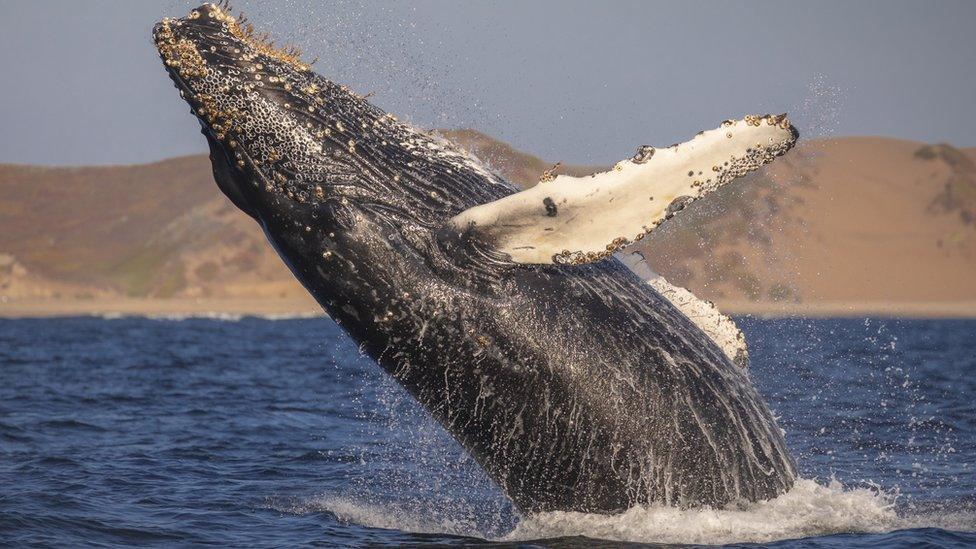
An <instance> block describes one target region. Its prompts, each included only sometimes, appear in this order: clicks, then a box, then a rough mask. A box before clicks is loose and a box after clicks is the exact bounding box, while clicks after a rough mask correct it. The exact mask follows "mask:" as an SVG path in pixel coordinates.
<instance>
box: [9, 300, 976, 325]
mask: <svg viewBox="0 0 976 549" xmlns="http://www.w3.org/2000/svg"><path fill="white" fill-rule="evenodd" d="M716 305H717V306H718V308H719V310H720V311H722V312H723V313H725V314H729V315H733V316H756V317H761V318H845V317H846V318H851V317H856V318H861V317H890V318H976V300H971V301H951V302H936V301H933V302H893V301H848V302H827V301H823V302H810V303H782V302H781V303H771V302H752V301H717V302H716ZM64 316H109V317H111V316H147V317H154V316H155V317H160V316H161V317H166V316H174V317H178V316H187V317H193V316H197V317H208V316H209V317H218V318H219V317H221V316H257V317H271V318H274V317H303V316H310V317H314V316H325V313H324V312H323V311H322V309H321V307H319V306H318V304H317V303H315V301H313V300H312V298H311V297H304V296H302V297H290V298H265V299H262V298H173V299H144V298H108V299H105V298H102V299H99V298H95V299H9V298H7V299H6V300H4V301H2V302H0V318H8V319H10V318H50V317H64Z"/></svg>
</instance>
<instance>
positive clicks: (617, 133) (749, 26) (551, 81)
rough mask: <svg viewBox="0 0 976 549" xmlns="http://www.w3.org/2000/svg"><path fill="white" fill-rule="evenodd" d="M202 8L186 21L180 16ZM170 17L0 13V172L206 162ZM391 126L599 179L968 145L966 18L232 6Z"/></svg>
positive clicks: (904, 5) (83, 4)
mask: <svg viewBox="0 0 976 549" xmlns="http://www.w3.org/2000/svg"><path fill="white" fill-rule="evenodd" d="M193 4H196V3H193ZM190 7H192V6H191V3H188V2H183V1H181V0H162V1H159V2H154V1H151V0H139V1H136V0H84V1H82V0H0V68H2V79H3V80H2V84H3V85H2V87H0V94H2V95H0V98H2V101H0V162H17V163H40V164H104V163H130V162H143V161H150V160H157V159H162V158H166V157H170V156H174V155H180V154H190V153H196V152H204V151H205V148H206V147H205V143H204V140H203V138H202V137H201V136H200V135H199V133H198V129H197V128H198V126H197V123H196V122H195V120H194V119H193V117H192V116H191V115H190V114H189V112H188V107H186V106H185V105H184V104H183V102H182V101H181V100H180V99H179V94H178V93H177V92H176V91H175V89H174V88H173V87H172V85H171V84H170V81H169V79H168V78H167V77H166V75H165V72H164V71H163V68H162V65H161V63H160V62H159V59H158V57H157V56H156V52H155V50H154V48H153V46H152V43H151V40H150V37H149V33H150V29H151V28H152V25H153V23H154V22H155V21H156V20H157V19H159V18H161V17H162V16H164V15H172V16H182V15H184V14H185V13H186V12H187V11H188V9H189V8H190ZM235 7H236V8H237V10H238V11H241V10H242V11H244V12H245V13H247V14H248V17H249V18H250V19H251V20H252V22H254V23H255V25H256V26H257V27H258V28H259V30H270V31H272V32H273V34H274V35H275V37H276V38H278V40H279V42H280V41H283V40H290V41H292V42H294V43H295V44H297V45H300V46H301V47H302V48H303V49H305V51H306V52H308V53H307V55H306V57H307V58H309V59H311V58H313V57H316V56H318V57H319V62H318V63H317V64H316V65H315V68H316V70H317V71H318V72H320V73H322V74H324V75H325V76H326V77H328V78H330V79H333V80H335V81H338V82H341V83H344V84H347V85H349V86H350V87H351V88H352V89H353V90H356V91H358V92H360V93H367V92H374V93H375V96H374V99H373V100H374V101H375V102H376V103H378V104H379V105H380V106H381V107H383V108H385V109H387V110H390V111H392V112H395V113H396V114H398V115H399V116H400V118H401V119H404V120H408V121H411V122H413V123H415V124H418V125H421V126H425V127H473V128H477V129H481V130H483V131H486V132H488V133H489V134H491V135H493V136H496V137H499V138H501V139H504V140H506V141H508V142H510V143H512V144H513V145H515V146H517V147H519V148H522V149H525V150H528V151H531V152H533V153H536V154H539V155H541V156H543V157H545V158H547V159H552V160H562V161H566V162H573V163H607V162H612V161H615V160H619V159H621V158H624V157H627V156H630V155H631V154H632V153H633V150H634V149H635V148H636V147H637V145H640V144H644V143H646V144H650V145H668V144H670V143H672V142H675V141H679V140H684V139H687V138H688V137H690V136H692V135H693V134H694V133H695V132H696V131H698V130H700V129H704V128H710V127H713V126H715V125H716V124H717V123H718V122H719V121H721V120H722V119H725V118H728V117H732V116H735V117H738V116H741V115H743V114H748V113H763V112H773V113H778V112H783V111H789V112H790V113H791V119H793V120H794V123H796V125H797V126H798V127H799V128H800V131H801V133H804V134H806V135H827V134H836V135H852V134H858V135H864V134H876V135H889V136H897V137H904V138H910V139H916V140H920V141H929V142H931V141H948V142H951V143H954V144H956V145H960V146H973V145H976V107H974V105H973V103H974V100H976V61H974V60H976V2H973V1H960V2H950V1H935V2H931V1H924V2H923V1H918V2H896V1H877V2H870V1H857V2H853V1H843V2H823V1H804V2H802V3H801V2H778V1H777V2H704V3H701V2H683V1H674V0H668V1H667V2H596V1H593V2H577V1H569V0H558V1H552V2H531V1H529V2H526V1H506V2H484V1H481V2H464V3H461V2H450V3H449V2H439V1H422V2H411V3H390V2H377V3H370V2H362V1H347V0H343V1H338V2H331V1H321V2H319V1H313V0H283V1H280V2H276V1H267V0H265V1H263V2H256V1H237V2H235Z"/></svg>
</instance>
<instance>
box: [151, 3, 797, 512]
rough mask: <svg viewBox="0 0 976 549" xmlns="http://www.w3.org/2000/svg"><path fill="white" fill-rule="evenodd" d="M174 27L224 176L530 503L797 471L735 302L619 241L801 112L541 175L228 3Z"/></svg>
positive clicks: (415, 390) (789, 479) (745, 490)
mask: <svg viewBox="0 0 976 549" xmlns="http://www.w3.org/2000/svg"><path fill="white" fill-rule="evenodd" d="M153 38H154V41H155V44H156V47H157V49H158V50H159V53H160V56H161V58H162V60H163V62H164V63H165V65H166V68H167V69H168V71H169V74H170V76H171V78H172V79H173V81H174V82H175V84H176V86H177V88H178V89H179V90H180V93H181V95H182V96H183V97H184V99H185V100H186V101H187V102H188V103H189V104H190V106H191V110H192V112H193V113H194V114H195V115H196V116H197V118H198V119H199V121H200V123H201V126H202V133H203V135H204V136H205V137H206V139H207V142H208V143H209V145H210V156H211V160H212V163H213V173H214V179H215V180H216V182H217V184H218V185H219V187H220V189H221V190H222V191H223V192H224V193H225V194H226V195H227V196H228V197H229V198H230V200H232V201H233V203H234V204H235V205H237V207H239V208H240V209H241V210H242V211H244V212H245V213H247V214H248V215H249V216H251V217H253V218H254V219H255V220H256V221H257V222H258V223H259V224H260V225H261V227H262V228H263V229H264V232H265V234H266V235H267V238H268V240H269V241H270V242H271V244H272V245H273V246H274V248H275V249H276V250H277V252H278V253H279V254H280V256H281V258H282V259H283V260H284V262H285V263H286V264H287V265H288V267H289V268H290V269H291V271H292V272H293V273H294V275H295V276H296V277H297V278H298V280H300V281H301V283H302V284H303V285H304V286H305V288H307V289H308V291H309V292H310V293H311V294H312V295H313V296H314V297H315V299H316V300H318V302H319V303H320V304H321V305H322V307H323V308H324V309H325V311H326V312H327V313H328V314H329V315H330V316H331V318H333V319H334V321H335V322H336V323H337V324H339V325H340V326H342V327H343V328H344V330H345V331H346V332H347V333H348V335H349V336H350V337H351V338H352V339H353V340H354V341H356V342H357V343H358V344H359V345H360V348H361V349H363V351H364V352H366V353H367V354H368V355H370V356H371V357H373V358H374V359H375V360H376V362H377V363H378V364H379V365H380V366H381V367H382V368H383V369H384V370H385V371H386V372H388V373H389V375H391V376H392V377H393V378H394V379H395V380H396V381H398V382H399V383H400V384H401V385H402V386H403V387H405V388H406V389H407V391H409V393H410V394H411V395H413V397H414V398H416V400H417V401H418V402H419V403H420V404H421V405H422V406H423V407H424V408H425V409H426V410H427V411H428V412H429V413H430V414H431V416H432V417H434V418H435V419H436V420H437V421H438V422H440V423H441V424H442V425H443V426H444V428H445V429H446V430H447V431H448V432H449V433H451V435H453V436H454V437H455V438H456V439H457V440H458V441H459V442H460V443H461V444H462V445H463V446H464V448H465V449H466V450H467V451H469V452H470V453H471V455H472V456H474V458H475V459H476V460H477V461H478V462H479V463H480V464H481V465H482V466H483V467H484V469H485V470H486V471H487V472H488V474H489V475H490V477H491V478H492V479H493V480H494V481H495V482H496V483H497V484H498V486H499V487H500V488H501V489H502V490H503V491H504V492H505V493H506V494H507V495H508V496H509V497H510V498H511V500H512V501H513V502H514V503H515V505H516V506H517V507H518V508H519V509H520V510H522V511H523V512H536V511H547V510H578V511H586V512H603V513H610V512H616V511H621V510H624V509H626V508H628V507H630V506H633V505H636V504H652V503H653V504H665V505H675V506H697V505H714V506H721V505H725V504H729V503H730V502H735V501H740V500H749V501H756V500H762V499H767V498H771V497H774V496H776V495H778V494H780V493H782V492H784V491H785V490H787V489H789V488H790V486H791V485H792V484H793V481H794V479H795V475H796V473H795V469H794V465H793V461H792V459H791V457H790V455H789V453H788V451H787V448H786V445H785V442H784V438H783V433H782V431H781V430H780V429H779V427H778V426H777V425H776V422H775V420H774V418H773V416H772V414H771V413H770V411H769V409H768V408H767V406H766V405H765V404H764V402H763V401H762V399H761V398H760V396H759V395H758V393H757V392H756V390H755V388H754V387H753V385H752V383H751V382H750V379H749V373H748V370H747V369H746V368H745V362H746V358H745V357H746V355H745V344H744V341H743V339H742V336H741V332H739V331H738V329H737V328H735V325H734V323H733V322H732V321H731V320H730V319H728V318H727V317H725V316H723V315H721V314H720V313H718V312H717V311H715V310H714V308H712V307H711V306H710V305H708V304H706V303H705V302H702V301H700V300H697V299H696V298H695V297H694V296H693V295H691V293H690V292H688V291H687V290H683V289H680V288H675V287H673V286H671V285H670V284H668V283H667V282H666V281H664V280H663V279H661V278H660V277H654V278H652V280H651V281H650V282H648V281H645V280H644V279H642V278H641V277H639V276H638V275H637V274H635V272H634V271H633V270H632V269H631V268H628V266H627V265H625V264H624V263H623V262H622V261H621V260H619V259H617V258H616V257H615V256H614V253H615V252H617V251H618V250H620V249H621V248H623V247H625V246H626V245H628V244H630V243H632V242H634V241H637V240H639V239H640V238H641V237H642V236H644V235H645V234H647V233H648V232H650V231H652V230H654V229H655V228H656V227H657V226H658V225H660V224H661V223H662V222H664V221H665V220H667V219H668V218H670V217H671V216H673V215H675V214H677V213H678V212H679V211H680V210H681V209H682V208H683V207H684V206H686V205H687V204H688V203H689V202H690V201H692V200H694V199H696V198H698V197H701V196H704V195H706V194H708V193H709V192H710V191H712V190H714V189H716V188H718V187H719V186H721V185H723V184H726V183H728V182H729V181H731V180H733V179H735V178H737V177H739V176H741V175H743V174H745V173H747V172H750V171H753V170H755V169H757V168H759V167H760V166H762V165H763V164H766V163H768V162H770V161H772V160H773V159H774V158H775V157H777V156H779V155H782V154H784V153H785V152H786V151H787V150H789V149H790V148H791V147H792V146H793V144H794V142H795V141H796V139H797V132H796V130H795V129H794V128H793V127H792V126H791V125H790V123H789V122H788V121H787V118H786V116H785V115H779V116H770V115H765V116H747V117H745V118H743V119H740V120H726V121H724V122H722V123H720V124H719V126H718V127H717V128H716V129H713V130H710V131H705V132H701V133H699V134H698V135H697V136H695V137H694V138H692V139H691V140H689V141H687V142H685V143H681V144H677V145H672V146H670V147H664V148H653V147H649V146H644V147H640V148H639V149H638V150H637V153H636V154H635V155H634V156H633V157H632V158H629V159H627V160H624V161H621V162H619V163H618V164H616V165H615V166H614V167H613V168H612V169H611V170H609V171H607V172H605V173H599V174H594V175H592V176H588V177H568V176H564V175H554V174H551V173H546V174H545V175H544V177H543V178H542V180H541V182H540V183H539V184H538V185H536V186H534V187H532V188H529V189H527V190H519V189H518V188H517V187H515V186H514V185H512V184H511V183H509V182H508V181H506V180H505V179H503V178H502V177H500V176H499V175H497V174H496V173H494V172H492V171H491V170H489V169H487V168H486V167H485V166H483V165H482V164H481V163H480V162H478V161H477V160H476V159H475V158H473V157H472V156H471V155H469V154H467V153H465V152H463V151H462V150H460V149H458V148H457V147H455V146H453V145H452V144H450V143H448V142H447V141H445V140H443V139H441V138H438V137H437V136H435V135H433V134H430V133H425V132H421V131H418V130H415V129H413V128H411V127H409V126H408V125H406V124H403V123H401V122H399V121H398V120H397V119H396V118H395V117H394V116H392V115H390V114H387V113H385V112H383V111H381V110H380V109H378V108H377V107H375V106H373V105H371V104H370V103H369V102H368V101H366V100H365V99H364V98H363V97H360V96H357V95H356V94H354V93H352V92H351V91H349V90H348V89H346V88H345V87H343V86H340V85H337V84H335V83H333V82H330V81H329V80H326V79H325V78H323V77H321V76H319V75H317V74H315V73H313V72H312V70H311V68H310V67H309V66H308V65H307V64H306V63H304V62H303V61H302V60H301V59H300V58H299V54H298V52H297V51H294V50H290V49H280V48H276V47H274V46H273V45H272V44H271V43H270V42H269V41H267V40H266V39H261V38H258V37H256V36H255V35H254V33H253V31H252V29H251V27H250V25H247V24H246V23H244V22H243V21H242V20H239V19H237V18H235V17H234V16H233V15H232V14H231V11H230V9H229V8H227V7H224V6H216V5H213V4H205V5H203V6H201V7H200V8H198V9H196V10H193V11H192V12H191V13H190V14H189V15H188V16H187V17H184V18H182V19H165V20H163V21H162V22H160V23H158V24H157V25H156V27H155V28H154V30H153ZM635 263H636V265H635V267H636V268H638V269H641V268H646V266H644V265H642V264H640V262H639V261H638V262H635Z"/></svg>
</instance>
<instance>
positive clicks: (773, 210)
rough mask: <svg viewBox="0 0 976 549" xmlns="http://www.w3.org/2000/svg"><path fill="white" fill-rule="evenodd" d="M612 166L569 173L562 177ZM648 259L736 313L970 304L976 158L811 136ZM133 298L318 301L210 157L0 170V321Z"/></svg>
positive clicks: (477, 148)
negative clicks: (32, 306)
mask: <svg viewBox="0 0 976 549" xmlns="http://www.w3.org/2000/svg"><path fill="white" fill-rule="evenodd" d="M440 133H441V134H442V135H444V136H445V137H447V138H448V139H450V140H452V141H455V142H456V143H458V144H459V145H461V146H462V147H464V148H466V149H468V150H470V151H471V152H472V153H474V154H475V155H477V156H478V157H479V158H481V159H482V160H484V161H485V162H487V163H488V164H489V165H490V166H491V167H492V168H493V169H495V170H497V171H499V172H500V173H502V174H503V175H505V176H506V177H508V178H509V179H511V180H512V181H514V182H516V183H518V184H520V185H523V186H527V185H532V184H534V183H535V182H536V181H537V180H538V177H539V176H540V175H541V174H542V172H543V171H544V170H546V169H549V168H551V167H552V165H553V164H554V163H555V162H552V161H546V160H542V159H540V158H538V157H535V156H533V155H530V154H527V153H524V152H521V151H518V150H516V149H514V148H512V147H511V146H509V145H508V144H506V143H503V142H501V141H498V140H495V139H492V138H491V137H489V136H487V135H485V134H483V133H481V132H478V131H476V130H442V131H440ZM628 152H629V151H621V155H620V157H621V158H624V157H625V156H627V154H628ZM600 169H601V168H599V167H585V166H572V165H561V166H560V173H568V174H574V175H583V174H586V173H592V172H594V171H598V170H600ZM637 249H639V250H640V251H642V252H643V253H644V255H645V256H646V257H647V258H648V260H649V262H650V263H651V265H652V267H653V268H655V269H656V270H658V271H659V272H661V273H662V274H664V275H665V276H666V277H667V278H668V279H669V280H671V281H672V282H675V283H677V284H681V285H684V286H687V287H688V288H690V289H691V290H692V291H694V292H695V293H697V294H698V295H700V296H702V297H705V298H708V299H711V300H714V301H716V302H718V303H719V304H720V306H724V307H726V308H731V309H732V310H733V311H734V310H743V311H745V310H749V311H762V310H764V309H767V308H768V309H770V310H776V311H787V312H789V311H790V310H796V311H799V312H801V313H802V312H803V310H804V308H805V307H807V308H812V309H816V308H818V307H819V308H821V309H822V308H824V307H826V308H827V309H828V312H829V310H831V308H830V307H827V304H844V303H861V304H864V303H867V304H876V305H879V306H880V305H881V304H887V306H888V308H889V309H891V310H895V311H897V310H911V311H922V312H923V313H924V311H925V310H926V306H925V305H924V304H926V303H928V304H935V305H933V307H936V308H938V307H939V304H942V305H951V306H955V307H956V308H959V307H960V306H962V307H963V308H965V305H960V304H965V303H976V150H974V149H968V150H964V149H956V148H953V147H952V146H950V145H947V144H938V145H926V144H922V143H915V142H910V141H902V140H897V139H886V138H878V137H847V138H837V139H827V140H814V141H804V142H801V145H800V146H798V147H797V150H796V151H794V152H793V153H791V154H790V155H788V156H786V157H784V158H783V159H781V161H780V162H778V163H775V164H773V166H772V167H771V168H770V169H769V170H767V171H766V172H764V173H763V174H762V175H760V176H755V177H752V178H750V179H749V180H748V181H743V182H741V184H738V185H733V186H730V187H727V188H726V189H723V190H722V191H720V192H718V193H716V195H715V196H714V197H713V198H711V199H709V200H706V201H702V202H698V203H696V204H694V205H693V206H692V207H691V211H690V212H689V215H685V216H680V217H678V218H675V220H674V222H673V223H669V224H667V225H665V226H664V227H662V229H660V230H658V231H657V232H655V233H653V235H652V236H651V237H650V238H648V239H646V240H645V241H644V242H642V243H641V244H640V246H639V248H637ZM119 299H130V300H132V299H135V300H137V303H142V302H148V301H151V300H165V299H169V300H173V302H174V303H175V302H187V301H188V300H189V301H193V300H197V301H200V300H203V301H206V300H215V302H220V303H227V302H232V301H233V300H234V299H239V300H247V301H248V302H255V301H259V302H263V301H267V302H269V303H270V302H275V301H280V302H281V303H288V304H290V305H289V307H292V308H293V307H294V305H291V304H296V303H297V304H300V305H301V306H302V307H305V308H308V307H314V304H312V303H311V301H310V300H309V299H308V297H307V296H306V294H305V291H304V290H303V289H302V288H301V287H300V286H299V285H298V284H297V283H296V282H295V281H294V280H293V277H292V275H291V274H290V273H289V272H288V271H287V269H286V268H285V267H284V266H283V265H282V264H281V262H280V260H279V259H278V258H277V256H276V255H275V254H274V252H273V251H272V250H271V248H270V247H269V246H268V245H267V243H266V242H265V239H264V236H263V234H262V233H261V231H260V230H259V229H258V227H257V225H256V224H254V223H253V221H251V220H250V219H249V218H247V217H246V216H244V215H242V214H240V213H239V212H238V211H237V210H236V208H234V207H233V206H232V205H231V204H230V203H229V202H228V201H227V200H226V199H225V198H224V197H223V196H222V195H221V194H220V192H219V191H218V190H217V187H216V185H214V184H213V181H212V176H211V173H210V163H209V161H208V160H207V158H206V157H204V156H190V157H181V158H174V159H170V160H165V161H162V162H155V163H152V164H145V165H136V166H112V167H82V168H40V167H32V166H21V165H0V314H3V313H4V308H7V309H10V308H11V307H12V304H16V303H28V302H37V301H44V302H45V307H46V308H45V310H46V311H48V312H51V311H54V312H56V311H57V310H58V307H57V303H58V302H59V301H65V302H67V301H72V302H73V303H72V304H71V306H70V308H71V310H72V311H77V310H82V311H83V310H85V305H84V303H86V302H90V303H92V304H93V307H95V308H97V307H96V305H98V304H101V303H105V302H108V301H112V300H119ZM78 302H81V303H82V305H79V304H78ZM953 304H954V305H953ZM66 307H67V306H66ZM134 307H138V305H135V306H134ZM272 308H273V307H272ZM835 308H836V307H835ZM884 308H885V307H880V309H884ZM812 309H811V310H812ZM880 309H879V310H880ZM99 310H102V309H99ZM167 310H168V309H167ZM235 310H236V309H235ZM972 313H974V314H976V310H974V311H972Z"/></svg>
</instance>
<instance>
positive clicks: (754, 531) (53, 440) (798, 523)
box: [0, 318, 976, 547]
mask: <svg viewBox="0 0 976 549" xmlns="http://www.w3.org/2000/svg"><path fill="white" fill-rule="evenodd" d="M740 323H741V325H742V326H743V329H744V330H745V331H746V334H747V338H748V340H749V342H750V345H751V355H752V366H751V375H752V378H753V380H754V382H755V383H756V385H757V386H758V387H759V389H760V392H761V393H762V394H763V395H764V397H765V398H766V399H767V401H768V402H769V404H770V406H771V407H772V408H773V409H774V411H775V413H776V415H777V416H778V417H779V421H780V425H781V426H782V427H783V428H784V429H785V430H786V433H787V441H788V443H789V445H790V447H791V449H792V451H793V452H794V455H795V456H796V458H797V461H798V465H799V469H800V471H801V473H802V477H803V479H802V480H801V481H799V482H798V483H797V486H796V487H795V488H794V489H793V490H792V491H790V492H789V493H787V494H785V495H783V496H781V497H780V498H777V499H776V500H773V501H770V502H763V503H758V504H749V505H745V504H744V505H742V506H739V507H737V508H734V509H722V510H710V509H697V510H677V509H670V508H660V507H651V508H634V509H631V510H629V511H627V512H626V513H624V514H621V515H618V516H601V515H587V514H580V513H545V514H542V515H536V516H530V517H520V516H518V515H517V513H516V512H515V511H514V509H513V508H512V506H511V505H510V504H509V503H508V502H507V501H506V500H505V498H504V497H503V496H502V495H501V494H500V493H499V492H498V491H497V490H496V489H495V488H494V487H493V486H492V484H491V483H490V481H489V480H488V479H487V478H486V477H485V476H484V474H483V473H482V472H481V471H480V470H479V469H478V467H477V466H476V465H475V464H474V463H473V462H472V460H471V459H470V458H469V457H468V456H467V455H466V454H465V453H464V452H463V451H462V450H461V449H460V448H459V447H458V446H457V445H456V444H455V443H454V442H453V441H452V440H451V439H450V438H449V437H448V436H447V435H445V434H444V433H443V432H442V431H441V429H440V428H439V427H438V426H437V425H436V424H434V423H433V422H432V421H431V420H430V419H428V418H427V417H426V416H425V415H424V414H423V412H422V411H421V410H419V409H418V408H417V407H416V406H415V405H414V404H413V402H412V401H411V400H410V398H409V397H408V396H407V395H406V394H405V393H404V392H403V391H402V390H401V389H400V388H399V387H398V386H397V385H396V384H395V383H393V382H392V381H390V380H389V379H388V378H386V376H385V375H384V374H383V373H381V372H380V371H379V369H378V368H377V367H376V366H375V365H374V364H373V363H372V362H371V361H370V360H368V359H365V358H363V357H361V356H360V354H359V352H358V350H357V348H356V347H355V346H354V345H352V344H351V343H350V342H349V341H348V340H347V339H346V338H345V337H344V336H343V334H342V333H341V332H340V331H339V330H338V329H337V328H336V327H335V325H334V324H332V322H331V321H329V320H328V319H324V318H323V319H291V320H266V319H258V318H243V319H223V320H221V319H192V318H191V319H182V320H181V319H168V320H167V319H146V318H120V319H101V318H61V319H34V320H29V319H24V320H0V543H6V544H10V545H15V546H20V545H51V546H60V547H70V546H78V545H100V546H114V545H131V544H135V545H140V546H142V545H161V546H184V545H195V544H215V545H222V546H224V545H231V546H295V545H303V544H315V545H320V546H418V545H446V546H452V545H464V546H469V545H478V544H482V543H484V544H488V543H489V542H490V543H493V544H494V546H508V545H519V544H523V545H527V546H548V547H590V546H601V547H603V546H609V545H612V543H611V541H605V540H612V541H613V542H624V541H628V542H634V543H665V544H679V545H684V544H761V545H766V546H775V547H793V546H802V547H839V546H844V547H847V546H872V547H890V546H918V545H930V546H967V545H976V534H974V533H973V532H976V474H974V473H976V321H968V320H876V319H854V320H851V319H845V320H760V319H751V318H745V319H741V322H740Z"/></svg>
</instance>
